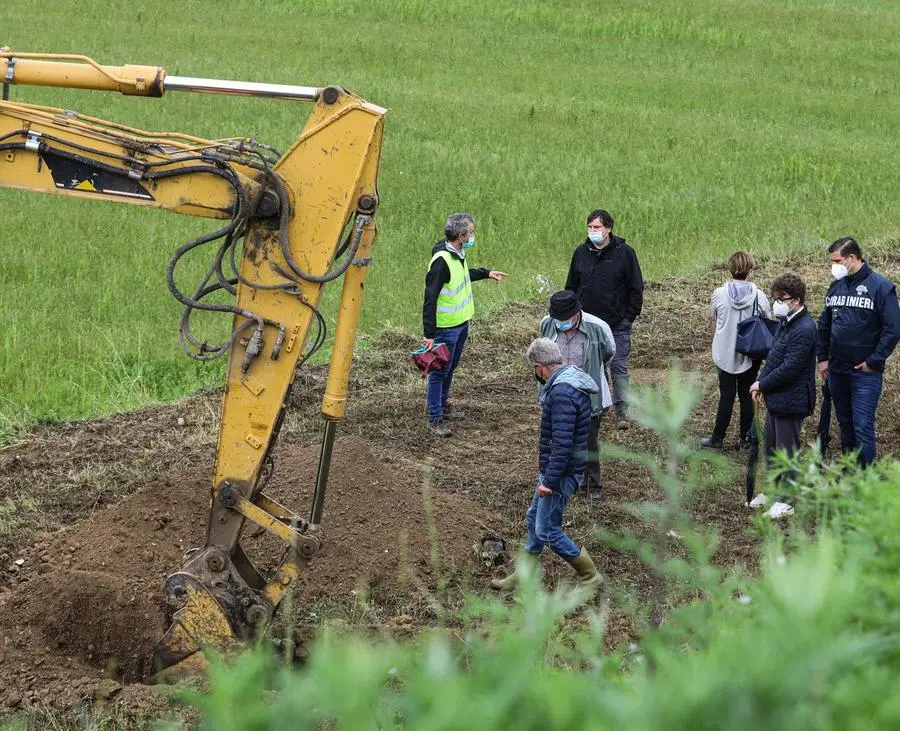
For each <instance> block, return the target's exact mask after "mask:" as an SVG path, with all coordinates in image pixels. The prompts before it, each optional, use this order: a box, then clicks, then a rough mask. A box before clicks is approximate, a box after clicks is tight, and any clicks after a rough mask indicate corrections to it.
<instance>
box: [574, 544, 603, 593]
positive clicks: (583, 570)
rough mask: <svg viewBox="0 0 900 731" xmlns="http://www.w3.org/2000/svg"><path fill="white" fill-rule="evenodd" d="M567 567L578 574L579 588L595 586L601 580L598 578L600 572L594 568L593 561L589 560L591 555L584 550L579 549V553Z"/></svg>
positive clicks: (600, 577)
mask: <svg viewBox="0 0 900 731" xmlns="http://www.w3.org/2000/svg"><path fill="white" fill-rule="evenodd" d="M569 565H570V566H571V567H572V568H573V569H575V573H577V574H578V586H579V588H586V587H589V586H595V585H596V584H599V583H600V582H601V581H602V579H603V577H602V576H600V572H599V571H597V567H596V566H594V560H593V559H592V558H591V555H590V554H589V553H588V552H587V551H586V550H585V549H584V548H582V549H581V553H579V554H578V555H577V556H576V557H575V558H573V559H572V560H571V561H569Z"/></svg>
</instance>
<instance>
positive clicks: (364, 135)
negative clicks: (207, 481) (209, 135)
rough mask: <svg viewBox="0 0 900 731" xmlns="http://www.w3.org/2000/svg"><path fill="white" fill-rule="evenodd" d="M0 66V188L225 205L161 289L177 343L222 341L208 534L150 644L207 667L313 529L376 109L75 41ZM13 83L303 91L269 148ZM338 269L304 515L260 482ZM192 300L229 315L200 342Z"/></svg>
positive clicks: (348, 315) (346, 358)
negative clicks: (302, 111)
mask: <svg viewBox="0 0 900 731" xmlns="http://www.w3.org/2000/svg"><path fill="white" fill-rule="evenodd" d="M0 82H3V84H4V86H3V101H2V102H0V187H10V188H21V189H26V190H32V191H36V192H45V193H54V194H60V195H68V196H76V197H83V198H90V199H95V200H106V201H112V202H120V203H129V204H133V205H143V206H151V207H156V208H162V209H165V210H168V211H172V212H175V213H181V214H185V215H192V216H202V217H207V218H218V219H225V220H226V221H227V223H226V224H225V225H224V226H223V227H221V228H218V229H217V230H216V231H214V232H212V233H210V234H209V235H207V236H203V237H200V238H199V239H195V240H194V241H191V242H188V243H186V244H184V245H183V246H181V247H179V248H178V249H177V250H176V251H175V252H174V253H173V255H172V258H171V259H170V261H169V265H168V267H167V284H168V286H169V289H170V290H171V291H172V293H173V295H174V296H175V297H176V298H177V299H178V300H179V301H180V302H181V303H182V304H183V305H184V306H185V311H184V315H183V316H182V318H181V323H180V327H179V338H180V339H181V342H182V345H183V346H184V347H185V348H186V350H188V352H189V354H190V355H191V356H192V357H194V358H196V359H198V360H211V359H212V358H215V357H218V356H220V355H224V354H225V353H228V356H229V360H228V370H227V378H226V383H225V394H224V398H223V404H222V411H221V420H220V427H219V439H218V445H217V449H216V464H215V472H214V475H213V481H212V488H211V492H210V513H209V520H208V525H207V531H206V540H205V543H204V545H203V546H201V547H199V548H197V549H193V550H192V551H189V552H188V553H187V554H186V555H185V560H184V563H183V565H182V566H181V568H180V570H178V571H177V572H175V573H173V574H172V575H171V576H169V578H168V579H167V580H166V584H165V595H166V597H167V600H168V601H169V603H170V604H172V605H174V606H176V607H177V611H175V612H174V616H173V621H172V625H171V627H170V628H169V630H168V632H167V633H166V634H165V636H164V637H163V638H162V640H161V641H160V643H159V645H158V647H157V650H156V653H155V661H156V664H157V668H158V669H159V670H160V671H162V672H163V673H164V674H166V675H178V674H181V673H183V672H187V671H192V670H197V669H201V668H202V667H204V665H205V656H204V651H205V650H207V649H213V650H218V651H230V650H233V649H235V648H237V647H240V646H243V645H245V644H247V643H249V642H251V641H253V640H254V639H255V638H256V637H258V636H259V635H260V634H261V633H262V632H263V631H264V629H265V628H266V626H267V625H268V623H269V621H270V620H271V618H272V615H273V614H274V612H275V610H276V609H277V608H278V605H279V603H280V602H281V599H282V597H283V596H284V595H285V593H286V592H287V591H288V589H289V588H290V586H291V584H292V583H293V581H294V579H295V578H296V577H297V575H298V573H299V571H300V569H301V567H302V566H303V565H304V563H305V562H306V561H307V560H308V559H309V558H310V557H312V556H313V555H314V554H315V553H316V551H317V550H318V549H319V547H320V545H321V541H322V532H321V527H320V523H321V518H322V512H323V505H324V498H325V490H326V486H327V479H328V468H329V463H330V459H331V452H332V447H333V441H334V435H335V425H336V422H337V421H339V420H341V419H342V418H343V416H344V409H345V406H346V398H347V387H348V381H349V373H350V364H351V360H352V356H353V348H354V344H355V340H356V332H357V326H358V322H359V315H360V310H361V306H362V300H363V293H364V289H365V279H366V274H367V271H368V267H369V264H370V262H371V252H372V246H373V244H374V242H375V237H376V226H375V212H376V210H377V208H378V205H379V198H378V189H377V175H378V164H379V160H380V155H381V144H382V132H383V119H384V115H385V110H384V109H382V108H380V107H377V106H375V105H373V104H369V103H367V102H365V101H363V100H362V99H360V98H358V97H356V96H355V95H353V94H351V93H349V92H347V91H345V90H344V89H341V88H340V87H336V86H330V87H325V88H321V89H320V88H316V87H306V86H288V85H281V84H260V83H255V82H236V81H219V80H214V79H197V78H191V77H174V76H170V75H168V74H167V72H166V71H165V69H162V68H158V67H151V66H118V67H110V66H101V65H100V64H98V63H96V62H95V61H93V60H92V59H89V58H87V57H84V56H71V55H67V56H54V55H52V54H21V53H13V52H11V51H9V50H8V49H2V50H0ZM14 84H34V85H43V86H60V87H68V88H79V89H101V90H108V91H119V92H121V93H123V94H128V95H140V96H156V97H159V96H162V95H164V94H165V93H166V92H167V91H170V90H176V89H177V90H190V91H199V92H205V93H223V94H249V95H253V96H262V97H276V98H281V99H298V100H306V101H312V102H314V104H315V107H314V109H313V111H312V113H311V115H310V117H309V119H308V121H307V123H306V125H305V127H304V128H303V130H302V131H301V133H300V135H299V137H298V138H297V140H296V141H295V142H294V144H293V145H292V146H291V147H290V149H289V150H287V151H286V152H285V153H283V154H277V153H275V152H274V150H273V149H272V148H269V147H266V146H264V145H260V144H258V143H256V142H255V140H248V139H244V138H234V139H226V140H206V139H203V138H200V137H196V136H193V135H190V134H185V133H181V132H178V133H159V132H146V131H142V130H137V129H133V128H130V127H126V126H124V125H121V124H115V123H112V122H108V121H105V120H101V119H96V118H93V117H86V116H82V115H79V114H77V113H74V112H71V111H64V110H60V109H53V108H49V107H40V106H35V105H30V104H23V103H21V102H17V101H10V100H9V89H10V86H11V85H14ZM215 242H219V243H218V248H216V249H215V251H214V254H213V255H212V261H211V264H210V268H209V271H208V273H207V276H206V278H205V279H204V280H203V281H202V282H201V283H200V284H198V285H197V286H196V287H195V288H192V289H190V290H187V291H185V290H183V289H182V288H181V287H180V286H179V284H178V281H177V280H178V277H177V276H176V273H177V270H178V262H179V261H180V259H181V257H183V256H184V255H185V254H186V253H187V252H189V251H195V250H197V249H199V248H200V247H202V246H205V245H207V246H208V245H209V244H211V243H215ZM338 279H343V289H342V293H341V299H340V305H339V313H338V318H337V324H336V328H335V340H334V344H333V349H332V356H331V361H330V365H329V372H328V380H327V385H326V392H325V395H324V398H323V402H322V414H323V416H324V418H325V429H324V435H323V441H322V452H321V457H320V463H319V469H318V477H317V480H316V485H315V492H314V497H313V502H312V505H311V506H310V511H309V513H308V514H307V515H305V516H301V515H300V514H298V513H296V512H294V511H293V510H291V509H289V508H287V507H285V506H283V505H281V504H279V503H278V502H277V501H275V500H274V499H272V498H271V497H269V496H268V495H266V494H265V492H264V487H265V484H264V483H265V481H266V479H267V476H268V475H269V474H270V473H271V468H272V457H271V453H272V447H273V445H274V442H275V439H276V437H277V435H278V431H279V428H280V425H281V421H282V418H283V413H284V409H285V404H286V399H287V396H288V393H289V390H290V387H291V385H292V383H293V382H294V379H295V375H296V372H297V368H298V367H299V366H300V365H301V364H302V363H303V362H304V361H305V360H307V359H308V358H309V357H311V355H312V354H313V353H314V352H315V350H317V349H318V348H319V347H320V346H321V345H322V341H323V340H324V329H323V328H324V320H323V318H322V315H321V314H320V312H319V309H318V305H319V300H320V297H321V294H322V289H323V287H324V286H325V285H326V284H328V283H330V282H333V281H337V280H338ZM222 290H225V291H228V292H230V293H231V294H233V295H234V304H233V305H222V304H218V303H216V304H214V303H211V302H210V301H209V300H208V299H207V298H208V297H209V295H211V294H212V293H214V292H219V291H222ZM196 310H212V311H219V312H223V313H224V314H225V315H226V316H230V317H231V318H232V335H231V337H230V338H229V339H228V340H227V341H225V342H224V343H218V344H210V343H207V342H205V341H203V340H201V339H200V338H199V337H198V336H197V335H195V334H194V333H193V332H192V330H191V327H190V316H191V314H192V313H193V312H195V311H196ZM313 331H315V332H316V337H314V338H310V334H311V333H312V332H313ZM248 521H249V522H250V523H251V524H253V525H254V526H257V527H259V528H262V529H263V530H265V531H268V532H269V533H271V534H273V535H274V536H276V537H278V538H279V539H280V540H281V541H283V542H284V544H285V554H284V557H283V560H282V561H281V563H280V565H279V566H278V567H277V568H276V569H275V570H274V571H271V572H269V573H268V574H264V573H262V572H261V571H260V570H259V569H258V568H257V567H256V566H254V564H253V562H252V561H251V560H250V558H249V557H248V556H247V554H246V552H245V551H244V549H243V547H242V543H241V537H242V535H243V532H244V529H245V527H246V526H247V522H248Z"/></svg>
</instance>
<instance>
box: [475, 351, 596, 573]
mask: <svg viewBox="0 0 900 731" xmlns="http://www.w3.org/2000/svg"><path fill="white" fill-rule="evenodd" d="M525 359H526V360H527V361H528V362H529V363H530V364H531V365H532V366H534V375H535V378H537V380H538V381H539V382H540V383H541V384H543V388H542V389H541V397H540V400H541V436H540V460H539V464H540V477H539V478H538V484H537V487H536V489H535V491H534V497H533V499H532V501H531V507H530V508H528V512H527V513H526V515H525V525H526V526H527V528H528V538H527V539H526V541H525V556H526V557H527V558H529V559H531V560H534V561H536V560H537V557H538V556H540V554H541V551H543V550H544V546H549V547H550V548H551V549H553V551H555V552H556V553H558V554H559V555H560V556H561V557H562V558H563V559H565V560H566V561H567V562H568V563H569V564H570V565H571V566H572V568H573V569H575V572H576V573H577V574H578V584H579V586H582V587H590V586H594V585H595V584H598V583H599V582H600V574H599V572H598V571H597V567H596V566H594V562H593V560H592V559H591V557H590V554H588V552H587V551H585V550H584V548H581V549H579V548H578V546H577V545H575V542H574V541H573V540H572V539H571V538H569V536H567V535H566V534H565V533H563V530H562V524H563V513H564V512H565V509H566V505H567V504H568V502H569V498H571V497H572V493H573V492H575V489H576V488H577V487H578V485H579V484H581V480H582V478H583V476H584V471H585V469H586V468H587V448H588V433H589V432H590V429H591V395H592V394H595V393H597V392H598V391H599V388H598V386H597V384H596V382H595V381H594V379H593V378H591V377H590V376H589V375H588V374H587V373H585V372H584V371H583V370H581V369H580V368H577V367H576V366H570V365H565V363H564V361H563V357H562V354H561V353H560V352H559V346H557V344H556V343H554V342H553V341H552V340H549V339H547V338H538V339H537V340H535V341H534V342H532V343H531V345H529V346H528V350H527V351H526V352H525ZM517 582H518V579H517V576H516V573H515V572H513V573H512V574H510V575H509V576H507V577H506V578H505V579H494V580H493V581H491V586H492V587H493V588H495V589H503V590H509V589H512V588H514V587H515V586H516V583H517Z"/></svg>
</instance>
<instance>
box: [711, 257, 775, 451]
mask: <svg viewBox="0 0 900 731" xmlns="http://www.w3.org/2000/svg"><path fill="white" fill-rule="evenodd" d="M754 265H755V263H754V261H753V257H752V256H751V255H750V254H748V253H747V252H746V251H736V252H734V253H733V254H732V255H731V256H730V257H729V258H728V269H729V271H730V272H731V279H730V280H729V281H727V282H725V284H723V285H722V286H721V287H719V288H718V289H717V290H716V291H715V292H713V294H712V298H711V300H710V309H711V311H712V316H713V319H714V320H715V323H716V333H715V335H714V336H713V341H712V358H713V362H715V364H716V367H717V369H718V371H719V407H718V409H717V411H716V424H715V426H714V427H713V432H712V436H709V437H706V438H704V439H701V440H700V446H701V447H706V448H707V449H722V447H723V446H724V442H725V434H726V433H727V431H728V425H729V424H730V423H731V413H732V411H733V409H734V399H735V397H737V398H738V399H739V400H740V404H741V409H740V433H739V434H740V435H739V443H740V444H741V445H746V444H747V443H748V441H749V431H750V428H751V425H752V424H753V400H752V399H751V397H750V386H751V385H752V384H753V383H754V382H755V381H756V376H757V374H758V373H759V366H760V363H761V361H759V360H753V359H751V358H750V357H748V356H746V355H742V354H741V353H738V352H737V351H736V350H735V346H736V343H737V335H738V323H739V322H741V321H743V320H746V319H747V318H749V317H753V316H754V315H759V316H761V317H765V318H766V319H770V318H771V317H772V310H771V308H770V307H769V299H768V297H766V295H765V293H764V292H763V291H762V290H761V289H760V288H759V287H757V286H756V285H755V284H754V283H753V282H751V281H749V279H750V275H751V274H752V273H753V267H754Z"/></svg>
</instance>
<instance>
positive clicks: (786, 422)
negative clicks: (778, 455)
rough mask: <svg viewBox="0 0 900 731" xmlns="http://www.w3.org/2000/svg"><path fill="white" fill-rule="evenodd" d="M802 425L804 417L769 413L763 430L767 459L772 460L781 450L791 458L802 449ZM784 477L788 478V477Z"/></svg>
mask: <svg viewBox="0 0 900 731" xmlns="http://www.w3.org/2000/svg"><path fill="white" fill-rule="evenodd" d="M802 425H803V417H802V416H800V417H797V416H778V415H776V414H773V413H772V412H771V411H767V412H766V424H765V428H764V429H763V438H764V439H765V442H766V457H767V458H771V457H772V455H773V454H774V453H775V451H776V450H779V449H783V450H784V451H785V452H787V454H788V456H789V457H792V456H793V455H794V454H795V453H796V452H797V451H798V450H799V449H800V427H801V426H802ZM784 477H788V475H785V476H784Z"/></svg>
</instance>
